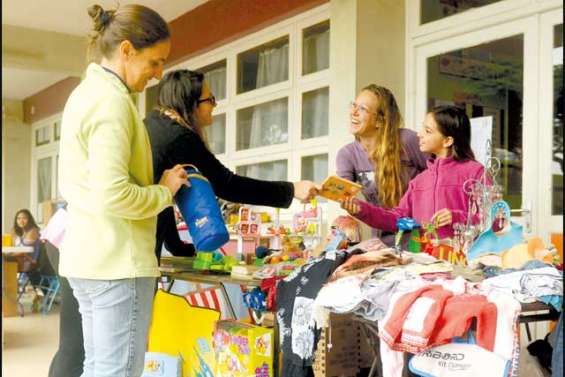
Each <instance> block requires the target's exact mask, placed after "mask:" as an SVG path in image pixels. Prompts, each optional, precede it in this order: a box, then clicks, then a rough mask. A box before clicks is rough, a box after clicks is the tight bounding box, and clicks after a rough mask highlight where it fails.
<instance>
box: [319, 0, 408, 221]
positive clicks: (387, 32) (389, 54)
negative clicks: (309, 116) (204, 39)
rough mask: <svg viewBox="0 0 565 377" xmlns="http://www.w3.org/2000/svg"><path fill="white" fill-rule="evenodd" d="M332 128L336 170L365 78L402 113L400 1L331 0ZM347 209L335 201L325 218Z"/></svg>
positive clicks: (330, 148)
mask: <svg viewBox="0 0 565 377" xmlns="http://www.w3.org/2000/svg"><path fill="white" fill-rule="evenodd" d="M330 19H331V33H330V67H331V71H332V75H331V81H330V85H331V95H330V114H329V119H330V130H329V143H328V169H329V172H330V174H335V158H336V155H337V152H338V150H339V149H340V148H341V147H343V146H344V145H345V144H347V143H350V142H351V141H353V137H352V136H351V135H350V134H349V132H348V129H347V123H348V121H349V110H348V109H349V107H348V104H349V102H350V101H351V100H353V99H355V95H356V94H357V92H358V91H359V90H360V89H361V88H362V87H364V86H365V85H367V84H369V83H375V84H378V85H382V86H385V87H388V88H389V89H390V90H391V91H392V92H393V93H394V95H395V97H396V100H397V101H398V105H399V107H400V109H401V111H402V113H403V114H404V103H405V102H404V87H405V84H404V50H405V47H404V25H405V22H404V1H401V0H331V2H330ZM339 214H345V212H343V211H342V210H341V208H339V206H338V205H337V204H335V203H334V202H330V203H329V205H328V213H327V216H326V219H328V220H330V221H331V220H333V219H334V218H335V217H336V216H338V215H339Z"/></svg>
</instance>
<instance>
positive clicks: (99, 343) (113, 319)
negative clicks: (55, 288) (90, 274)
mask: <svg viewBox="0 0 565 377" xmlns="http://www.w3.org/2000/svg"><path fill="white" fill-rule="evenodd" d="M68 280H69V283H70V285H71V287H72V288H73V294H74V296H75V297H76V299H77V301H78V304H79V310H80V314H81V316H82V331H83V337H84V353H85V358H84V368H83V369H84V370H83V373H82V377H139V376H141V374H142V373H143V362H144V357H145V350H146V345H147V334H148V331H149V325H150V322H151V311H152V308H153V296H154V289H155V278H150V277H147V278H134V279H120V280H92V279H76V278H69V279H68Z"/></svg>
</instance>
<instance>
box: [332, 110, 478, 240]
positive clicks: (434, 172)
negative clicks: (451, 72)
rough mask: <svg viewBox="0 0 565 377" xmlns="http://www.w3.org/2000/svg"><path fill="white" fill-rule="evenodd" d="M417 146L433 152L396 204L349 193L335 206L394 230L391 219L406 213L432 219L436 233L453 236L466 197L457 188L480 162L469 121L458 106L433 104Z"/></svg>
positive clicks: (474, 172) (465, 209)
mask: <svg viewBox="0 0 565 377" xmlns="http://www.w3.org/2000/svg"><path fill="white" fill-rule="evenodd" d="M418 139H419V146H420V150H421V151H422V152H426V153H430V154H432V155H433V157H432V158H431V159H430V160H428V162H427V164H428V168H427V170H424V171H423V172H421V173H420V174H418V175H417V176H416V177H415V178H414V179H413V180H412V181H410V183H409V185H408V189H407V191H406V193H405V194H404V196H403V197H402V199H401V200H400V203H399V205H398V207H396V208H383V207H379V206H375V205H372V204H369V203H367V202H364V201H362V200H359V199H355V198H349V199H346V200H344V201H342V202H341V207H342V208H343V209H345V210H346V211H348V212H349V213H350V214H351V215H353V216H355V217H357V218H358V219H359V220H361V221H363V222H364V223H366V224H367V225H369V226H371V227H374V228H377V229H382V230H385V231H396V230H397V227H396V221H397V220H398V219H399V218H402V217H412V218H414V219H416V220H417V221H418V222H419V223H420V224H422V223H427V222H434V223H435V224H436V226H437V227H438V235H439V237H440V238H446V237H452V236H453V227H452V224H453V223H465V222H466V219H467V212H468V210H469V208H468V207H469V198H468V195H467V194H465V192H464V191H463V184H464V183H465V181H466V180H468V179H471V178H473V179H476V180H480V179H481V177H482V175H483V171H484V167H483V166H482V165H481V164H480V163H479V162H477V161H475V155H474V154H473V151H472V150H471V145H470V143H471V124H470V122H469V118H468V117H467V115H466V114H465V111H464V110H461V109H459V108H457V107H455V106H439V107H435V108H434V109H432V110H431V111H430V112H429V113H428V114H427V115H426V118H425V120H424V123H423V125H422V128H421V129H420V130H419V132H418Z"/></svg>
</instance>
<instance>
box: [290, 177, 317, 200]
mask: <svg viewBox="0 0 565 377" xmlns="http://www.w3.org/2000/svg"><path fill="white" fill-rule="evenodd" d="M321 189H322V188H321V187H320V186H319V185H317V184H315V183H314V182H312V181H299V182H294V197H295V198H296V199H298V200H300V201H301V202H302V203H307V202H308V201H309V200H310V199H314V198H315V197H316V195H318V192H319V191H320V190H321Z"/></svg>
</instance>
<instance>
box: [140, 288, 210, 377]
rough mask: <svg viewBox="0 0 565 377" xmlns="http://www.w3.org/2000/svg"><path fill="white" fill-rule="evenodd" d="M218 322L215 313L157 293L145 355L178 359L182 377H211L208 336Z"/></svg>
mask: <svg viewBox="0 0 565 377" xmlns="http://www.w3.org/2000/svg"><path fill="white" fill-rule="evenodd" d="M219 319H220V312H219V311H216V310H213V309H208V308H199V307H195V306H191V305H190V304H189V303H188V302H187V301H186V299H185V298H184V297H182V296H177V295H173V294H170V293H166V292H164V291H162V290H158V291H157V294H156V295H155V301H154V303H153V318H152V321H151V327H150V328H149V344H148V349H147V351H148V352H163V353H166V354H169V355H172V356H177V355H180V356H181V357H182V360H183V365H182V375H183V377H197V376H215V371H216V360H215V357H214V349H213V348H212V333H213V331H214V324H215V322H216V321H218V320H219Z"/></svg>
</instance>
